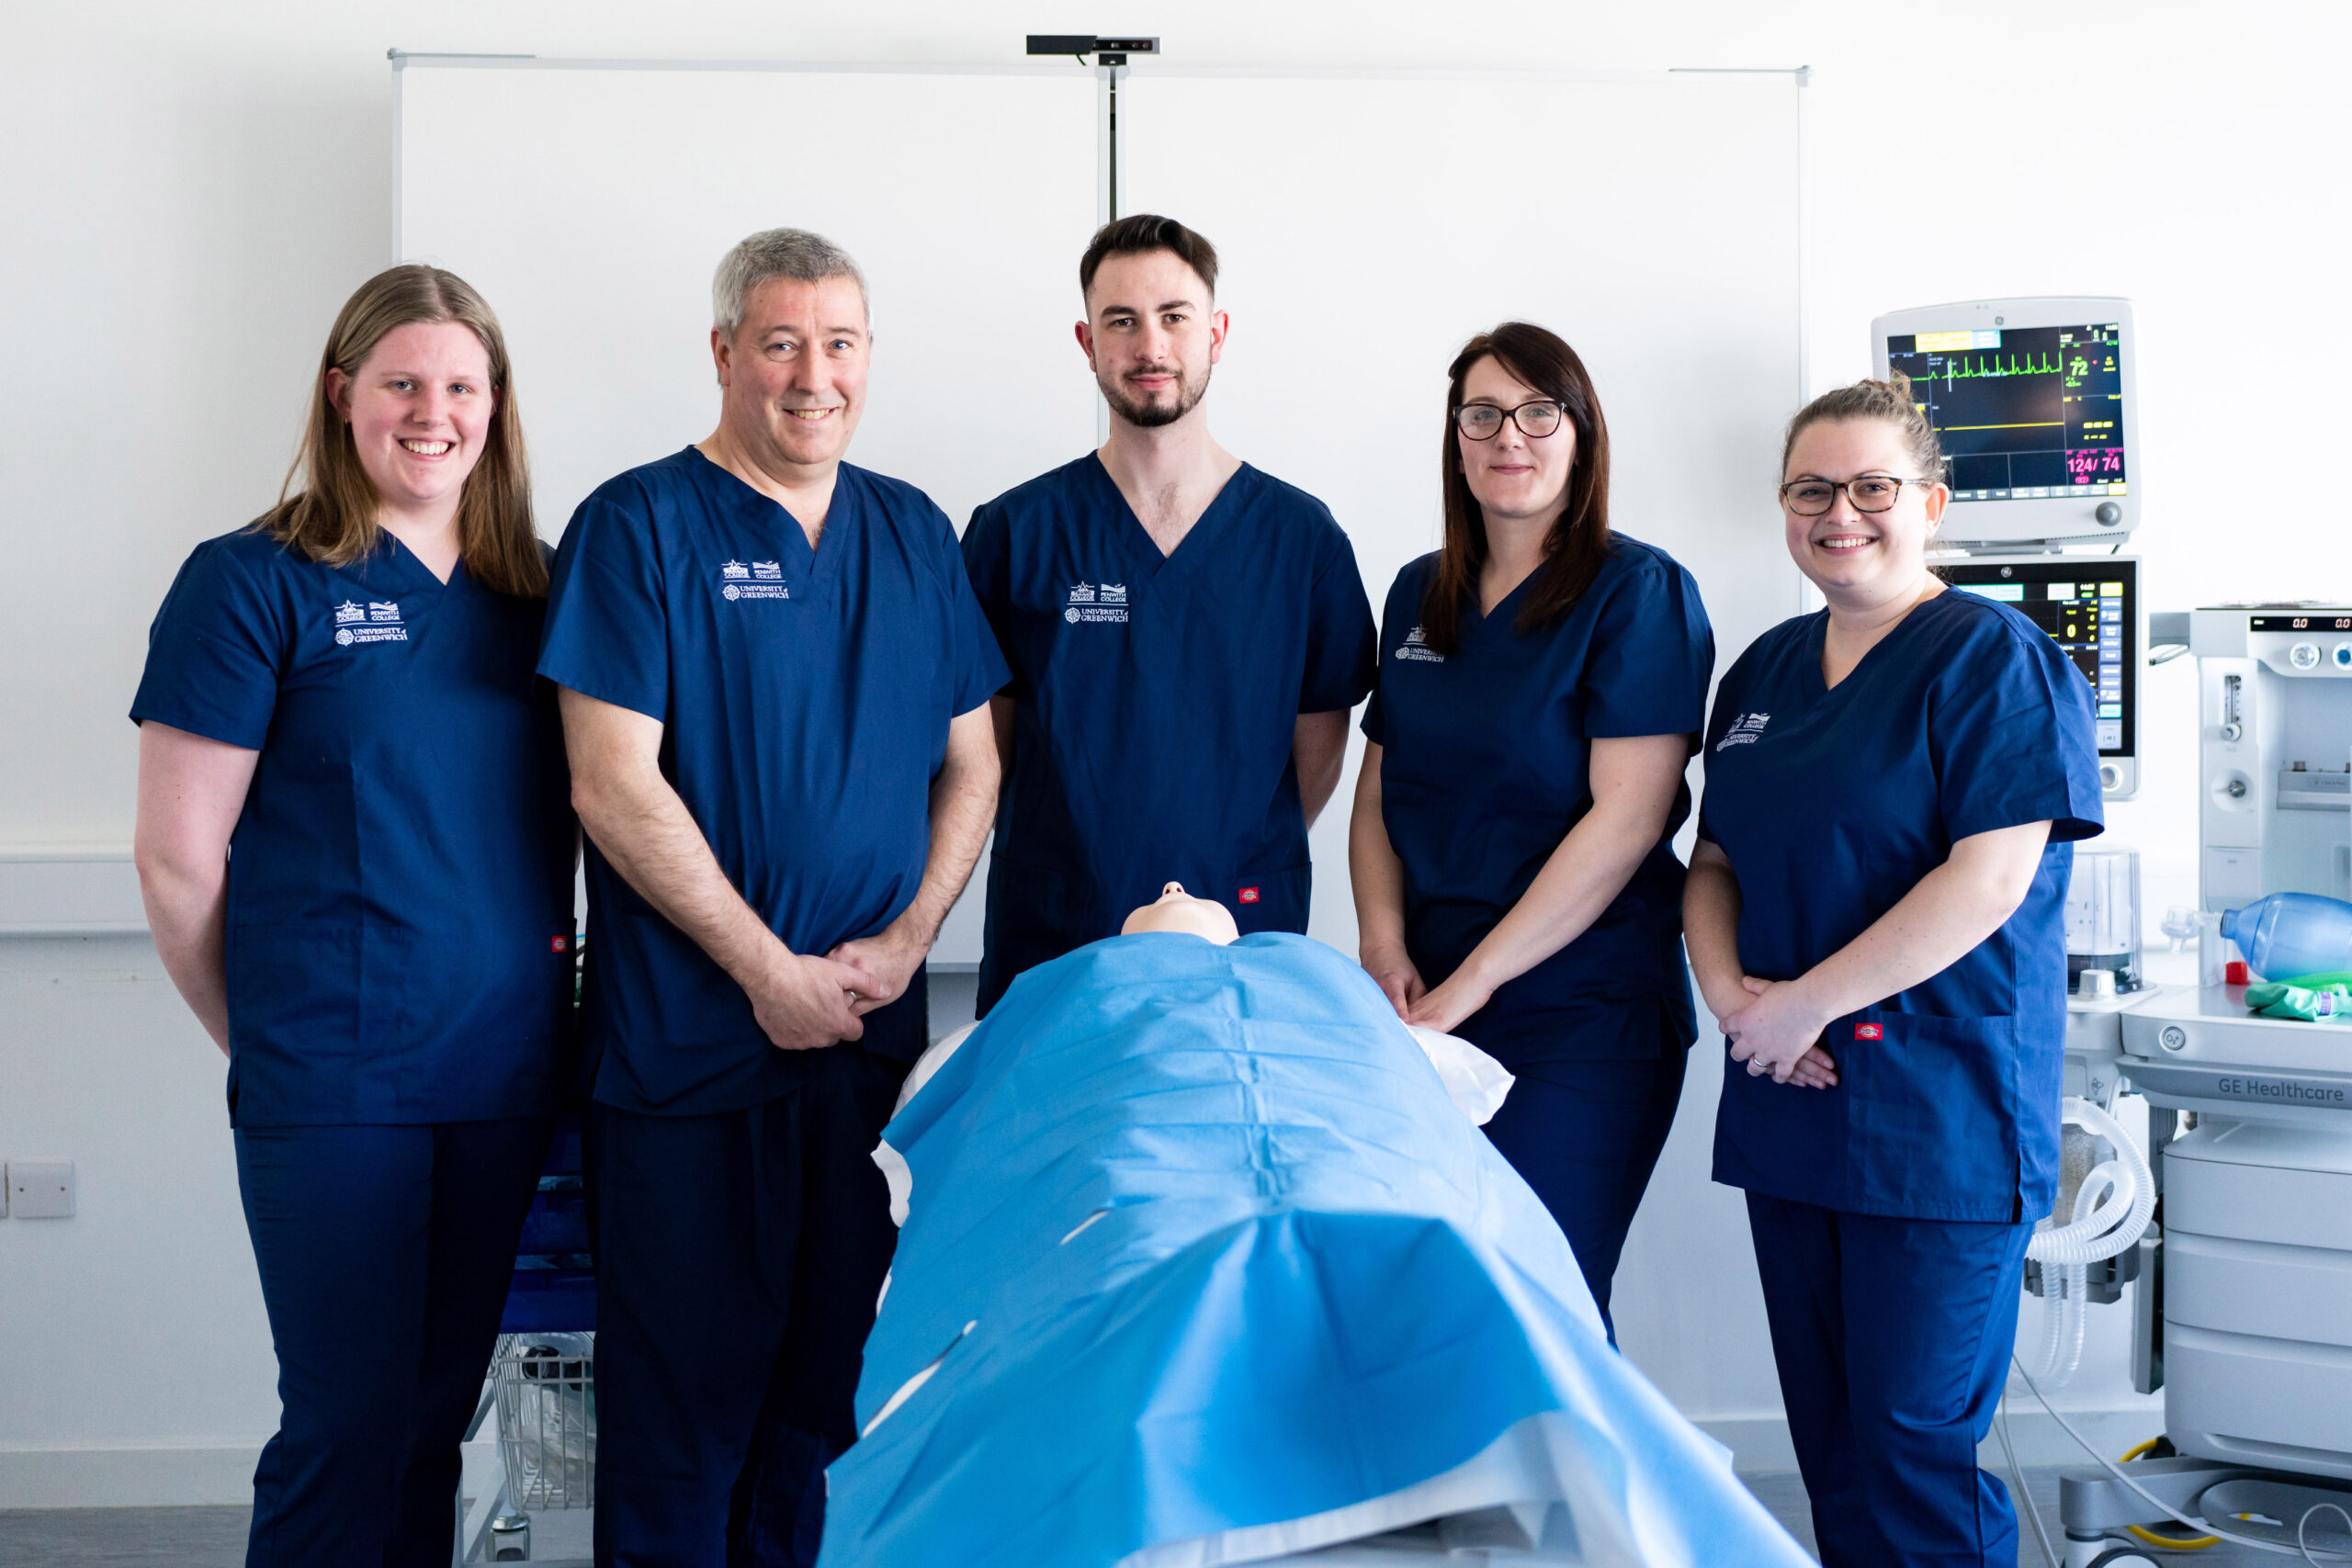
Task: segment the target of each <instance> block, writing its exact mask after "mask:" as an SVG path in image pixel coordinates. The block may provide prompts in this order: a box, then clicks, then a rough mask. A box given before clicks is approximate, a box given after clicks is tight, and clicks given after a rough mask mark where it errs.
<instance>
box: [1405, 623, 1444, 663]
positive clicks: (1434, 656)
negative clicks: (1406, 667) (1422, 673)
mask: <svg viewBox="0 0 2352 1568" xmlns="http://www.w3.org/2000/svg"><path fill="white" fill-rule="evenodd" d="M1397 658H1399V659H1402V660H1408V661H1410V662H1412V663H1416V664H1442V663H1444V662H1445V655H1444V654H1442V653H1440V652H1438V651H1437V650H1436V649H1432V648H1431V647H1430V638H1429V634H1428V633H1427V632H1426V631H1424V630H1422V628H1420V627H1419V626H1415V627H1414V628H1413V629H1412V630H1411V631H1408V632H1407V633H1406V634H1405V640H1404V641H1403V642H1400V643H1398V644H1397Z"/></svg>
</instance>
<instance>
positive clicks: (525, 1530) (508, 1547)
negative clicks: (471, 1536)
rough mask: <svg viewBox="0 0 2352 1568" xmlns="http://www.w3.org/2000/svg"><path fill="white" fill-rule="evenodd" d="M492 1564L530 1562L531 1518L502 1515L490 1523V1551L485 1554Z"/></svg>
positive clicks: (518, 1515)
mask: <svg viewBox="0 0 2352 1568" xmlns="http://www.w3.org/2000/svg"><path fill="white" fill-rule="evenodd" d="M485 1555H486V1556H488V1558H489V1559H490V1561H491V1562H529V1561H530V1560H531V1516H530V1515H528V1514H502V1515H500V1516H499V1517H497V1518H494V1519H492V1520H491V1521H490V1550H489V1551H488V1552H487V1553H486V1554H485Z"/></svg>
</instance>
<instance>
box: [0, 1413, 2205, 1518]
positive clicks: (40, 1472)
mask: <svg viewBox="0 0 2352 1568" xmlns="http://www.w3.org/2000/svg"><path fill="white" fill-rule="evenodd" d="M2066 1419H2067V1420H2069V1421H2072V1422H2073V1423H2074V1424H2075V1427H2077V1428H2079V1429H2080V1430H2081V1432H2082V1434H2083V1435H2084V1436H2085V1437H2086V1438H2090V1439H2091V1440H2092V1441H2093V1442H2095V1443H2098V1444H2099V1445H2100V1447H2101V1448H2102V1450H2104V1451H2105V1452H2106V1453H2107V1454H2108V1456H2109V1457H2110V1458H2112V1457H2114V1456H2116V1455H2118V1454H2120V1453H2121V1452H2123V1450H2125V1449H2127V1448H2129V1447H2131V1445H2132V1444H2133V1443H2136V1442H2138V1441H2140V1439H2142V1438H2150V1437H2154V1435H2155V1434H2156V1433H2157V1432H2158V1431H2160V1430H2162V1428H2163V1426H2164V1417H2163V1413H2162V1412H2161V1410H2159V1409H2157V1408H2155V1407H2154V1402H2153V1401H2152V1402H2150V1404H2149V1405H2148V1406H2145V1407H2143V1406H2139V1405H2134V1406H2132V1407H2131V1408H2128V1409H2120V1410H2119V1409H2110V1410H2082V1411H2077V1410H2068V1411H2067V1412H2066ZM1699 1427H1700V1429H1701V1430H1702V1431H1703V1432H1705V1433H1706V1434H1707V1435H1708V1436H1709V1437H1711V1438H1714V1439H1715V1440H1716V1441H1717V1442H1719V1443H1722V1444H1723V1445H1724V1446H1725V1447H1726V1448H1728V1449H1730V1450H1732V1457H1733V1462H1734V1463H1735V1464H1736V1466H1737V1467H1738V1468H1739V1469H1740V1470H1742V1471H1750V1472H1768V1471H1785V1470H1793V1469H1795V1468H1796V1458H1795V1452H1794V1450H1792V1449H1791V1448H1790V1447H1789V1432H1788V1427H1787V1426H1786V1425H1785V1424H1784V1423H1783V1422H1782V1421H1781V1418H1780V1417H1779V1416H1726V1417H1723V1418H1720V1419H1712V1420H1702V1421H1701V1422H1700V1423H1699ZM2009 1427H2010V1433H2011V1436H2012V1437H2013V1438H2014V1439H2015V1441H2016V1443H2017V1447H2018V1461H2019V1462H2021V1463H2023V1464H2026V1465H2029V1466H2042V1465H2053V1464H2064V1465H2072V1464H2087V1463H2089V1462H2090V1460H2089V1459H2088V1457H2087V1456H2086V1455H2085V1454H2084V1453H2083V1451H2082V1450H2081V1449H2079V1448H2077V1447H2076V1446H2075V1442H2074V1439H2073V1438H2069V1437H2067V1436H2066V1434H2065V1433H2064V1432H2063V1431H2061V1430H2060V1429H2059V1427H2058V1424H2057V1423H2056V1422H2055V1421H2052V1419H2051V1418H2050V1416H2049V1415H2048V1413H2047V1412H2045V1411H2043V1410H2041V1408H2040V1407H2039V1406H2036V1407H2035V1408H2034V1409H2033V1410H2032V1411H2031V1412H2030V1413H2029V1412H2027V1411H2025V1410H2022V1409H2018V1408H2017V1407H2015V1404H2014V1403H2013V1404H2012V1408H2011V1410H2010V1413H2009ZM260 1457H261V1445H260V1444H258V1443H249V1444H239V1443H224V1444H220V1445H216V1446H204V1445H198V1444H187V1445H177V1446H172V1447H157V1448H67V1449H0V1508H161V1507H191V1506H205V1505H220V1504H226V1505H242V1504H246V1503H250V1502H251V1501H252V1500H253V1477H254V1462H255V1461H258V1460H259V1459H260ZM495 1462H496V1450H495V1449H494V1447H493V1445H492V1444H491V1443H489V1442H488V1441H481V1442H475V1443H470V1444H468V1445H467V1450H466V1476H467V1480H468V1483H469V1490H470V1489H471V1484H472V1483H474V1481H475V1478H476V1477H477V1475H478V1474H480V1473H482V1472H483V1467H486V1466H488V1465H491V1464H494V1463H495ZM1978 1462H1980V1463H1982V1464H1984V1465H1985V1467H1986V1468H1987V1469H1990V1470H1992V1471H1994V1472H1996V1473H1999V1472H2000V1471H2001V1470H2002V1467H2003V1462H2004V1461H2002V1458H2001V1452H2000V1448H1999V1445H1998V1444H1996V1443H1994V1442H1990V1441H1988V1442H1987V1443H1986V1444H1985V1448H1984V1450H1982V1451H1981V1452H1980V1453H1979V1455H1978Z"/></svg>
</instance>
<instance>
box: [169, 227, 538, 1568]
mask: <svg viewBox="0 0 2352 1568" xmlns="http://www.w3.org/2000/svg"><path fill="white" fill-rule="evenodd" d="M296 475H299V476H300V490H299V491H298V490H296V488H295V478H296ZM547 581H548V575H547V560H546V554H545V551H544V548H543V547H542V546H541V545H540V543H539V540H538V536H537V531H536V529H535V528H534V526H533V524H532V519H531V506H530V493H529V484H528V479H527V469H526V464H525V459H524V452H523V436H522V426H521V423H520V422H519V420H518V419H517V417H516V413H515V390H514V385H513V381H512V378H511V376H510V374H509V370H508V366H507V357H506V347H505V342H504V339H503V335H502V334H501V333H500V331H499V326H498V321H497V318H496V317H495V316H493V315H492V313H491V310H490V307H489V306H488V305H487V304H485V303H484V302H483V301H482V299H481V296H480V295H478V294H476V293H475V292H474V291H473V289H471V288H469V287H467V285H466V284H465V283H464V282H463V281H462V280H461V279H459V278H458V277H456V276H452V275H451V274H449V273H447V272H443V271H440V270H438V269H436V268H433V267H427V266H416V265H407V266H397V267H394V268H392V269H391V270H390V271H388V272H385V273H381V274H379V276H375V277H373V278H370V279H369V280H368V282H367V283H366V284H364V285H362V286H361V288H359V290H358V292H357V293H356V294H354V295H353V296H352V297H351V299H350V301H349V302H348V303H346V304H345V306H344V308H343V311H342V313H341V314H340V315H339V316H338V317H337V318H336V320H335V323H334V330H333V332H332V333H330V334H329V336H328V341H327V347H326V352H325V355H324V356H323V358H322V362H321V364H320V367H319V372H318V378H317V380H316V382H315V384H314V385H313V387H312V389H311V415H310V421H309V427H308V431H307V433H306V434H305V437H304V440H303V445H302V452H301V456H300V458H299V459H298V461H297V463H296V466H295V472H294V474H289V476H288V480H287V484H286V486H285V488H284V489H283V490H282V491H281V492H280V494H279V499H278V502H277V504H276V505H274V506H272V507H271V508H270V509H269V510H268V511H267V512H266V513H263V514H262V516H261V517H260V519H259V520H258V521H256V522H254V524H252V525H250V526H247V527H244V528H241V529H239V530H237V531H236V532H234V533H231V534H226V535H223V536H220V537H219V538H215V539H209V540H207V541H206V542H205V543H203V544H201V545H199V546H198V547H197V548H196V551H195V553H194V554H192V555H191V556H190V557H189V558H188V559H187V564H186V565H185V566H184V567H182V568H181V570H180V574H179V577H178V579H177V580H176V581H175V582H174V583H173V585H172V589H171V592H170V593H169V594H168V595H167V596H166V597H165V598H164V605H163V608H162V610H161V611H160V612H159V613H158V614H157V615H156V617H155V623H154V626H153V630H152V631H151V633H150V636H149V647H148V656H147V667H146V673H145V676H144V678H143V679H142V680H141V682H140V686H139V693H138V696H137V698H136V699H135V701H134V702H133V704H132V706H131V717H132V718H133V719H134V720H135V721H137V722H138V723H139V725H140V727H141V730H140V746H139V822H138V830H137V843H136V855H137V860H138V864H139V874H140V881H141V887H142V889H143V891H144V894H145V897H146V905H147V916H148V921H149V924H150V926H151V927H152V928H153V931H154V936H155V945H156V949H157V951H158V953H160V954H161V956H162V958H163V961H164V967H165V969H166V970H167V971H168V972H169V973H170V975H171V976H172V980H173V983H174V984H175V985H176V986H177V987H179V990H180V994H181V996H182V997H184V998H186V999H187V1004H188V1006H189V1008H190V1009H191V1010H193V1011H194V1012H195V1013H196V1016H197V1019H198V1021H199V1022H201V1023H202V1024H203V1025H204V1028H205V1031H206V1032H208V1033H209V1034H210V1035H211V1036H212V1039H213V1042H214V1043H216V1044H218V1045H219V1046H220V1049H221V1050H222V1052H224V1053H225V1054H226V1055H227V1056H228V1058H229V1073H228V1100H229V1119H230V1123H231V1125H232V1128H233V1129H234V1137H235V1142H236V1156H237V1175H238V1183H239V1187H240V1189H241V1190H242V1192H243V1199H244V1208H245V1219H246V1224H247V1227H248V1229H249V1231H250V1233H251V1235H252V1237H253V1243H254V1258H255V1261H256V1262H257V1263H258V1265H259V1268H260V1274H261V1284H262V1295H263V1299H264V1301H265V1302H266V1304H267V1307H268V1311H269V1320H270V1330H271V1335H272V1337H273V1339H274V1340H275V1342H276V1346H277V1359H278V1393H279V1397H280V1400H281V1402H282V1404H283V1406H284V1409H283V1413H282V1415H281V1416H280V1420H279V1427H278V1431H277V1436H276V1437H274V1438H271V1440H270V1443H269V1446H268V1447H267V1448H266V1450H264V1452H263V1454H262V1459H261V1464H260V1467H259V1469H258V1470H257V1471H256V1472H255V1473H254V1522H253V1536H252V1541H251V1545H250V1547H249V1550H248V1554H247V1559H246V1560H247V1562H249V1563H254V1564H272V1565H278V1564H291V1563H309V1562H316V1563H322V1564H325V1563H335V1564H342V1563H348V1562H363V1561H364V1562H371V1563H372V1562H383V1563H387V1564H394V1563H399V1564H407V1563H417V1564H423V1563H427V1562H432V1563H446V1562H448V1561H449V1553H450V1536H451V1531H452V1524H453V1521H452V1509H451V1506H450V1504H451V1499H452V1498H453V1497H454V1496H455V1495H456V1494H457V1487H458V1441H459V1438H460V1437H461V1436H462V1434H463V1430H464V1427H465V1424H466V1420H467V1417H468V1416H469V1414H470V1413H471V1411H472V1409H473V1404H474V1399H475V1395H476V1394H477V1393H478V1392H479V1390H480V1388H481V1375H482V1369H483V1367H484V1366H485V1365H486V1364H487V1363H488V1361H489V1359H490V1353H491V1349H492V1341H493V1339H494V1337H495V1335H496V1332H497V1326H498V1320H499V1316H500V1313H501V1309H502V1306H503V1303H504V1300H505V1294H506V1280H507V1276H508V1274H509V1272H510V1270H511V1269H512V1267H513V1259H514V1254H515V1241H516V1236H517V1233H518V1232H519V1230H520V1228H521V1225H522V1221H523V1216H524V1213H525V1212H526V1210H527V1209H528V1207H529V1206H530V1202H531V1196H532V1193H533V1191H534V1190H535V1189H536V1187H537V1176H538V1171H539V1168H540V1165H541V1162H542V1160H543V1158H544V1156H545V1154H546V1149H547V1144H548V1135H549V1130H550V1127H551V1125H552V1121H551V1118H552V1115H553V1112H554V1110H555V1097H556V1093H557V1089H558V1087H559V1079H560V1072H561V1068H562V1066H563V1058H564V1055H565V1042H566V1039H567V1035H568V1026H569V1021H570V1008H571V947H572V945H573V934H572V913H571V866H572V858H573V844H574V839H575V829H574V828H573V825H572V818H571V810H570V806H569V801H568V795H569V784H568V779H567V776H566V773H565V769H564V761H563V746H562V740H561V737H560V733H559V731H558V728H557V724H556V716H555V710H554V705H553V703H552V700H551V698H550V696H549V695H548V694H547V693H545V692H544V691H542V690H541V689H540V688H539V687H538V686H537V682H535V680H534V678H533V675H532V666H533V663H534V661H535V660H536V658H537V649H538V641H539V628H540V624H541V620H542V618H543V616H544V614H545V609H546V596H547Z"/></svg>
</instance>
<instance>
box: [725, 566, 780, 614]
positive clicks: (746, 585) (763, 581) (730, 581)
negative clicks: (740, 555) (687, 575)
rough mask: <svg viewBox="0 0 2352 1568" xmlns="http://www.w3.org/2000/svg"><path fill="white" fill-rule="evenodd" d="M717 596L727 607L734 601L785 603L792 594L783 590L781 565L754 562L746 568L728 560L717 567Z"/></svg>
mask: <svg viewBox="0 0 2352 1568" xmlns="http://www.w3.org/2000/svg"><path fill="white" fill-rule="evenodd" d="M718 596H719V597H720V598H721V599H725V600H728V601H729V602H730V603H732V602H733V601H735V600H738V599H789V598H791V597H792V590H791V589H789V588H787V587H786V586H785V581H784V564H783V563H782V562H781V561H772V560H755V561H752V563H751V564H750V565H748V566H747V565H745V564H744V563H743V562H741V561H739V560H730V561H722V562H720V563H719V567H718Z"/></svg>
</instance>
